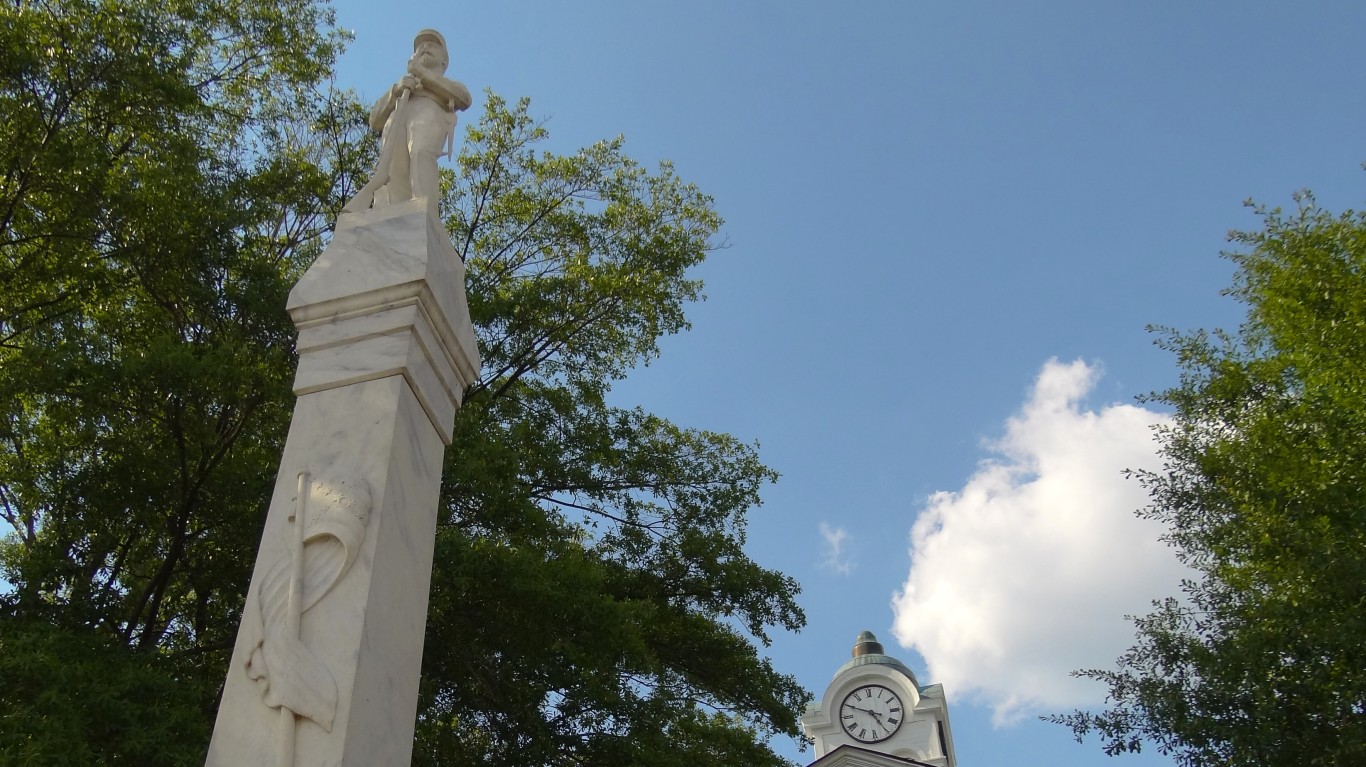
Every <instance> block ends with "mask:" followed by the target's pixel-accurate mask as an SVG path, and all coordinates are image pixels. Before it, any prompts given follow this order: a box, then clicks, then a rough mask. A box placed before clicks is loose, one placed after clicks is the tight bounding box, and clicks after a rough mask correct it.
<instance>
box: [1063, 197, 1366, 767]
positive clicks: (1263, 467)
mask: <svg viewBox="0 0 1366 767" xmlns="http://www.w3.org/2000/svg"><path fill="white" fill-rule="evenodd" d="M1297 201H1298V202H1299V206H1298V209H1297V210H1296V211H1295V212H1293V213H1290V214H1286V213H1283V212H1282V211H1280V210H1265V209H1259V213H1261V215H1262V218H1263V221H1264V228H1263V229H1262V230H1261V231H1255V232H1240V233H1235V234H1234V235H1233V239H1234V241H1235V242H1237V243H1238V244H1239V245H1241V246H1242V249H1241V250H1240V251H1239V252H1236V253H1232V254H1230V256H1229V257H1230V258H1231V259H1232V260H1233V261H1234V262H1235V263H1236V264H1237V267H1238V271H1237V277H1236V280H1235V283H1234V286H1233V287H1232V288H1231V289H1230V290H1229V291H1228V292H1229V294H1231V295H1232V296H1234V297H1235V298H1236V299H1238V300H1239V301H1241V302H1242V303H1244V304H1246V305H1247V310H1248V313H1247V319H1246V321H1245V322H1244V324H1243V325H1242V326H1241V327H1240V328H1239V330H1238V332H1237V333H1223V332H1214V333H1206V332H1203V331H1200V332H1194V333H1180V332H1175V331H1171V330H1164V331H1163V341H1162V344H1163V345H1164V346H1165V347H1166V348H1167V349H1169V350H1171V351H1172V352H1173V353H1174V354H1175V355H1176V358H1177V360H1178V362H1179V364H1180V368H1181V373H1182V375H1181V381H1180V385H1178V386H1176V387H1175V388H1173V389H1171V390H1169V391H1166V392H1163V393H1162V394H1160V395H1158V396H1156V397H1155V399H1156V401H1159V402H1163V403H1166V404H1168V405H1170V406H1171V407H1173V408H1174V409H1175V414H1174V415H1175V420H1174V422H1173V424H1172V425H1171V426H1169V427H1166V428H1164V429H1162V430H1161V432H1160V437H1161V442H1162V452H1163V455H1164V457H1165V462H1164V468H1163V469H1162V470H1161V471H1159V472H1154V473H1147V474H1143V475H1141V476H1140V480H1141V481H1142V482H1143V483H1144V485H1145V486H1146V487H1147V489H1148V490H1149V491H1150V492H1151V495H1152V503H1151V505H1150V506H1149V507H1148V508H1147V509H1146V510H1145V511H1144V512H1143V514H1144V515H1145V516H1148V517H1151V518H1154V519H1159V520H1161V521H1163V522H1165V523H1166V524H1167V525H1168V526H1169V528H1170V531H1171V532H1170V534H1169V541H1170V542H1171V543H1172V545H1173V546H1174V547H1175V548H1176V551H1177V552H1178V554H1179V555H1180V556H1181V558H1182V559H1183V560H1184V561H1185V562H1186V563H1187V564H1189V565H1191V566H1192V567H1193V568H1195V569H1196V570H1197V571H1198V573H1199V575H1200V577H1199V578H1198V579H1197V580H1195V581H1192V582H1190V583H1187V584H1185V586H1184V588H1185V596H1184V599H1181V600H1178V599H1168V600H1166V601H1164V602H1161V603H1158V604H1157V605H1156V607H1157V609H1156V610H1155V611H1154V612H1153V613H1152V614H1150V615H1148V616H1146V617H1143V618H1141V619H1138V620H1137V621H1136V624H1137V628H1138V634H1137V643H1136V644H1135V645H1134V647H1133V648H1131V649H1130V650H1129V651H1128V652H1126V653H1125V654H1124V655H1123V656H1121V657H1120V658H1119V662H1118V668H1117V669H1116V670H1096V671H1086V672H1083V673H1082V674H1081V675H1082V676H1085V677H1089V678H1092V679H1096V680H1099V681H1101V682H1103V683H1105V684H1106V685H1107V686H1108V688H1109V696H1110V705H1109V707H1108V708H1107V709H1106V710H1104V711H1102V712H1100V713H1091V712H1076V713H1074V714H1072V715H1069V716H1063V717H1055V721H1060V722H1063V723H1066V724H1069V725H1071V726H1072V727H1073V729H1074V731H1075V732H1076V733H1077V735H1078V737H1079V738H1080V737H1081V736H1083V735H1085V734H1087V733H1095V734H1098V735H1099V736H1100V738H1101V739H1102V743H1103V745H1104V747H1105V750H1106V751H1107V752H1110V753H1118V752H1123V751H1137V750H1139V748H1140V747H1141V745H1142V743H1143V742H1144V741H1145V740H1146V741H1151V742H1155V743H1156V745H1157V746H1158V748H1159V749H1160V750H1161V751H1162V752H1164V753H1168V754H1173V755H1175V757H1176V758H1177V760H1178V762H1179V763H1181V764H1183V765H1192V766H1194V765H1202V766H1203V765H1235V766H1240V765H1276V764H1311V765H1336V766H1341V767H1346V766H1347V765H1360V764H1362V763H1366V643H1363V641H1362V637H1363V636H1366V215H1363V214H1360V213H1355V212H1351V211H1349V212H1347V213H1344V214H1341V215H1333V214H1331V213H1328V212H1326V211H1324V210H1322V209H1320V208H1318V207H1317V206H1316V205H1315V203H1314V200H1313V198H1312V197H1310V196H1309V195H1307V194H1306V195H1303V196H1301V197H1299V198H1297Z"/></svg>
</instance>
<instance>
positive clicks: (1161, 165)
mask: <svg viewBox="0 0 1366 767" xmlns="http://www.w3.org/2000/svg"><path fill="white" fill-rule="evenodd" d="M337 11H338V21H339V23H340V24H341V25H342V26H343V27H345V28H348V29H353V30H354V31H355V34H356V39H355V42H354V43H353V45H352V46H351V48H350V50H349V51H348V53H347V54H346V55H345V57H344V58H343V59H342V61H341V66H340V67H339V71H338V81H339V84H340V85H342V86H344V87H352V88H355V89H356V90H357V91H359V92H360V93H361V94H362V96H364V97H365V98H367V99H370V98H373V97H375V96H377V95H378V94H379V93H380V92H381V90H382V89H383V88H385V87H387V86H388V85H389V84H390V83H391V82H393V81H394V80H395V79H396V78H397V77H398V76H399V74H401V68H402V66H403V63H404V61H405V60H406V58H407V55H408V53H409V51H410V50H411V49H410V44H411V39H412V35H413V34H414V33H415V32H416V31H417V30H418V29H419V28H421V27H426V26H430V27H435V28H437V29H439V30H441V31H442V32H443V33H444V34H445V36H446V37H447V39H448V41H449V42H450V47H451V58H452V64H451V69H450V72H449V73H448V74H449V75H451V76H453V77H454V78H455V79H459V80H461V81H463V82H464V83H465V84H466V85H468V86H469V87H470V90H471V91H472V92H474V93H475V94H476V105H475V107H474V108H473V110H472V111H471V115H476V114H477V113H478V111H479V110H480V108H481V105H480V103H478V102H479V94H480V93H481V92H482V91H483V89H485V88H491V89H492V90H494V91H495V92H497V93H499V94H500V95H502V96H504V97H507V98H510V99H512V98H517V97H521V96H527V97H530V98H531V100H532V110H533V112H534V113H535V114H538V115H540V116H543V117H545V118H548V120H549V122H548V128H549V130H550V132H551V136H552V141H551V145H552V146H551V148H553V149H555V150H557V151H566V152H567V151H572V150H574V149H575V148H577V147H579V146H581V145H584V144H587V143H591V142H593V141H595V140H598V139H601V138H608V137H612V136H615V135H617V134H624V135H625V136H626V138H627V147H628V152H629V153H630V154H631V155H632V156H634V157H636V158H637V159H639V160H641V161H642V162H645V163H647V164H652V163H654V162H656V161H658V160H661V159H669V160H672V161H673V162H674V163H675V165H676V167H677V170H678V172H679V174H680V175H681V176H683V177H684V178H685V179H688V180H690V181H693V182H695V183H696V184H698V185H699V186H700V187H701V188H702V189H704V190H705V191H707V192H708V193H710V194H711V195H713V196H714V197H715V200H716V206H717V208H718V210H719V211H720V212H721V214H722V215H723V216H724V217H725V218H726V225H725V227H724V230H723V238H724V241H725V242H726V243H727V245H728V247H726V248H724V249H722V250H720V251H718V252H717V253H716V254H715V255H714V256H713V258H712V259H710V260H709V262H708V263H707V264H705V265H704V266H703V267H701V268H700V269H699V270H698V276H699V277H701V278H703V279H704V280H705V281H706V285H707V290H706V292H707V294H708V300H707V301H706V302H705V303H701V304H698V305H696V306H694V307H693V308H692V310H691V312H690V316H691V318H692V321H693V329H692V331H691V332H689V333H686V334H683V335H680V336H676V337H672V338H669V339H666V340H665V341H664V343H663V345H662V349H663V355H662V357H661V358H660V359H659V360H658V361H657V362H656V363H654V364H652V365H651V366H650V367H648V368H645V369H642V370H640V371H638V372H637V374H635V375H633V376H632V377H631V378H629V379H628V380H626V381H623V382H622V383H621V384H619V385H618V386H617V387H616V389H615V396H616V398H617V401H618V402H619V403H621V404H640V405H643V406H645V407H647V408H649V409H651V410H653V411H655V412H657V413H659V414H661V415H664V416H666V417H669V418H671V419H672V420H674V421H676V422H678V423H680V424H684V425H687V426H694V427H699V428H707V429H715V430H721V431H727V432H730V433H733V434H735V435H737V436H739V437H741V438H744V439H747V440H756V441H758V442H759V443H760V444H761V452H762V455H763V457H764V459H765V460H766V461H767V462H768V463H769V464H770V465H772V466H773V467H774V468H776V469H777V470H778V471H780V472H781V473H782V474H783V478H782V480H781V481H780V482H779V483H778V484H777V485H776V486H774V487H772V488H770V489H769V491H768V492H767V493H766V494H765V504H764V506H763V507H762V508H760V509H758V510H756V511H755V513H754V514H753V517H752V527H751V534H750V549H751V552H752V553H753V555H754V556H755V557H756V558H757V559H758V560H759V561H761V562H762V563H764V564H765V565H768V566H771V567H775V568H778V569H781V570H783V571H785V572H787V573H789V574H791V575H793V576H795V577H796V578H798V579H799V580H800V582H801V583H802V585H803V588H804V593H803V596H802V604H803V605H804V607H805V609H806V611H807V615H808V618H809V626H808V627H807V629H806V630H804V631H803V632H801V633H800V634H797V635H788V636H781V637H778V638H777V639H776V641H775V643H774V645H773V647H772V648H770V652H771V654H772V656H773V658H774V661H775V663H776V664H777V666H778V667H779V668H781V669H783V670H785V671H787V672H790V673H793V674H795V675H797V677H798V679H799V680H800V681H801V682H802V683H803V684H805V685H806V686H807V687H808V688H810V689H812V690H813V691H814V692H815V693H816V694H817V695H819V694H820V693H822V692H823V691H824V688H825V685H826V684H827V683H828V681H829V679H830V675H831V674H832V673H833V672H834V670H835V669H836V668H837V667H838V666H839V665H840V664H841V663H842V662H843V660H844V659H846V658H847V657H848V652H849V648H850V646H851V645H852V643H853V640H854V637H855V635H856V634H857V633H858V631H860V630H862V629H870V630H873V631H875V632H877V633H878V635H879V636H880V637H881V638H882V639H883V641H884V643H885V644H886V645H887V647H888V651H889V652H890V653H892V654H894V655H897V656H898V657H900V658H902V659H903V660H904V661H906V662H907V663H908V664H910V665H911V666H912V667H913V668H914V669H915V670H916V672H917V674H919V676H920V679H921V681H922V682H924V683H929V682H942V683H943V684H944V685H945V689H946V693H947V696H948V699H949V703H950V707H951V712H952V717H953V724H954V735H955V740H956V744H957V749H958V754H959V757H960V763H961V764H962V765H964V767H972V765H992V764H1006V763H1010V764H1016V765H1033V764H1038V765H1044V764H1049V765H1053V764H1067V765H1100V764H1116V765H1133V766H1134V767H1139V766H1140V765H1163V764H1170V761H1169V760H1164V759H1161V758H1158V757H1156V756H1154V755H1148V754H1145V755H1143V756H1141V757H1120V758H1117V759H1109V758H1107V757H1105V756H1104V755H1103V754H1102V753H1101V752H1100V750H1099V748H1098V747H1097V746H1096V745H1095V744H1094V743H1092V744H1088V745H1082V746H1079V745H1076V744H1075V743H1073V742H1072V741H1071V739H1070V736H1069V735H1068V734H1067V733H1066V732H1063V731H1062V730H1061V729H1060V728H1058V727H1056V726H1053V725H1047V724H1043V723H1040V722H1038V721H1037V720H1036V719H1035V718H1034V717H1035V715H1037V714H1039V713H1047V712H1050V711H1060V710H1066V709H1069V708H1071V707H1072V706H1075V705H1087V704H1094V703H1098V702H1099V694H1100V691H1099V690H1098V689H1097V688H1095V687H1087V686H1085V685H1081V684H1073V683H1070V682H1069V681H1068V680H1067V678H1066V676H1065V671H1066V670H1067V669H1070V668H1074V667H1077V666H1082V665H1096V664H1105V663H1106V662H1107V660H1108V659H1110V658H1113V657H1114V656H1115V655H1116V654H1117V653H1118V652H1120V651H1121V650H1122V649H1123V648H1124V646H1125V639H1126V638H1127V637H1128V636H1129V635H1130V632H1129V630H1128V628H1127V626H1126V625H1125V624H1124V622H1123V619H1122V616H1123V615H1124V614H1125V613H1126V612H1127V613H1132V612H1135V611H1139V610H1142V609H1143V608H1144V606H1145V605H1146V604H1147V603H1148V601H1149V600H1150V599H1153V598H1158V597H1161V596H1164V595H1166V594H1169V593H1172V592H1173V591H1174V584H1175V581H1176V579H1177V578H1179V577H1180V571H1179V570H1178V569H1177V568H1176V567H1175V566H1174V565H1173V563H1172V562H1171V561H1170V557H1169V555H1168V554H1167V553H1166V552H1165V551H1164V550H1163V548H1162V547H1161V546H1160V545H1156V544H1154V543H1153V539H1154V538H1155V536H1156V535H1157V534H1158V532H1160V531H1158V530H1155V529H1151V528H1149V527H1144V526H1143V525H1141V524H1139V523H1138V522H1136V521H1135V520H1133V518H1132V514H1131V512H1132V510H1133V509H1134V508H1135V507H1137V506H1138V505H1140V504H1141V503H1142V501H1143V498H1142V494H1141V493H1140V492H1138V490H1137V488H1135V487H1132V486H1130V485H1129V484H1127V483H1125V482H1124V481H1123V480H1122V479H1120V478H1119V471H1120V470H1121V469H1123V468H1126V467H1136V466H1142V465H1146V464H1145V462H1147V461H1151V460H1152V459H1151V450H1152V448H1151V443H1150V442H1149V441H1148V436H1147V434H1148V425H1149V424H1150V423H1152V422H1153V421H1154V420H1156V419H1159V418H1161V414H1159V413H1154V412H1151V411H1147V410H1144V409H1143V408H1140V407H1137V406H1135V404H1134V400H1133V397H1134V395H1136V394H1140V393H1143V392H1147V391H1151V390H1154V389H1159V388H1162V387H1165V386H1168V385H1171V384H1172V383H1174V382H1175V370H1174V368H1173V365H1172V360H1171V359H1169V357H1168V356H1167V355H1166V354H1165V353H1164V352H1162V351H1160V350H1158V349H1156V348H1154V347H1153V345H1152V340H1153V337H1152V336H1151V335H1150V334H1149V333H1147V332H1146V331H1145V326H1146V325H1149V324H1162V325H1170V326H1176V327H1182V328H1192V327H1197V326H1205V327H1210V326H1216V325H1224V326H1229V325H1232V324H1234V323H1236V322H1237V319H1238V316H1239V315H1238V310H1237V307H1236V305H1234V304H1233V303H1232V302H1231V301H1229V300H1228V299H1224V298H1220V297H1219V295H1218V293H1219V291H1220V290H1221V289H1222V288H1223V287H1225V286H1226V285H1227V284H1228V279H1229V275H1230V273H1231V268H1230V265H1229V264H1228V262H1226V261H1224V260H1222V259H1220V258H1218V257H1217V254H1218V253H1219V251H1220V250H1221V249H1223V248H1224V240H1225V235H1226V233H1227V231H1228V230H1230V229H1235V228H1255V227H1256V226H1257V219H1256V217H1255V216H1253V215H1252V214H1251V213H1250V212H1249V211H1248V210H1247V209H1245V208H1244V207H1243V206H1242V202H1243V200H1245V199H1248V198H1254V199H1257V200H1259V201H1262V202H1267V203H1271V204H1276V205H1290V204H1291V200H1290V195H1291V194H1292V193H1293V192H1294V191H1296V190H1299V189H1302V188H1310V189H1313V190H1314V191H1315V192H1316V193H1317V194H1318V198H1319V200H1320V202H1321V203H1323V204H1324V205H1325V206H1327V207H1330V208H1336V209H1342V208H1347V207H1359V206H1360V205H1361V204H1362V197H1363V195H1362V191H1363V188H1364V187H1366V184H1363V182H1364V181H1366V175H1363V171H1362V170H1361V164H1362V162H1363V161H1366V142H1363V137H1366V88H1363V84H1366V83H1364V81H1363V74H1366V53H1363V46H1361V44H1360V33H1361V30H1363V29H1366V4H1362V3H1359V2H1316V3H1301V4H1290V3H1270V2H1236V3H1235V2H1203V3H1178V2H1156V3H1098V2H1081V1H1075V2H1037V3H1014V2H955V3H948V2H942V3H930V2H911V1H909V0H905V1H902V2H892V1H891V0H883V1H881V2H861V3H844V4H839V5H836V4H834V3H814V2H717V1H694V2H687V3H683V2H676V3H664V2H656V1H650V2H635V3H630V2H626V1H625V0H615V1H613V2H605V1H603V2H597V1H587V0H585V1H583V2H577V3H569V2H558V3H552V2H499V3H491V2H490V3H434V2H425V1H420V0H394V1H391V2H383V3H379V2H360V0H344V1H343V2H340V3H338V5H337ZM778 745H779V748H780V749H781V750H782V751H783V752H784V753H785V754H788V755H789V756H792V757H793V758H794V759H796V760H797V761H799V762H802V763H805V762H808V761H810V754H809V753H808V754H799V753H797V752H796V750H795V747H793V746H791V745H789V744H785V743H784V744H778Z"/></svg>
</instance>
